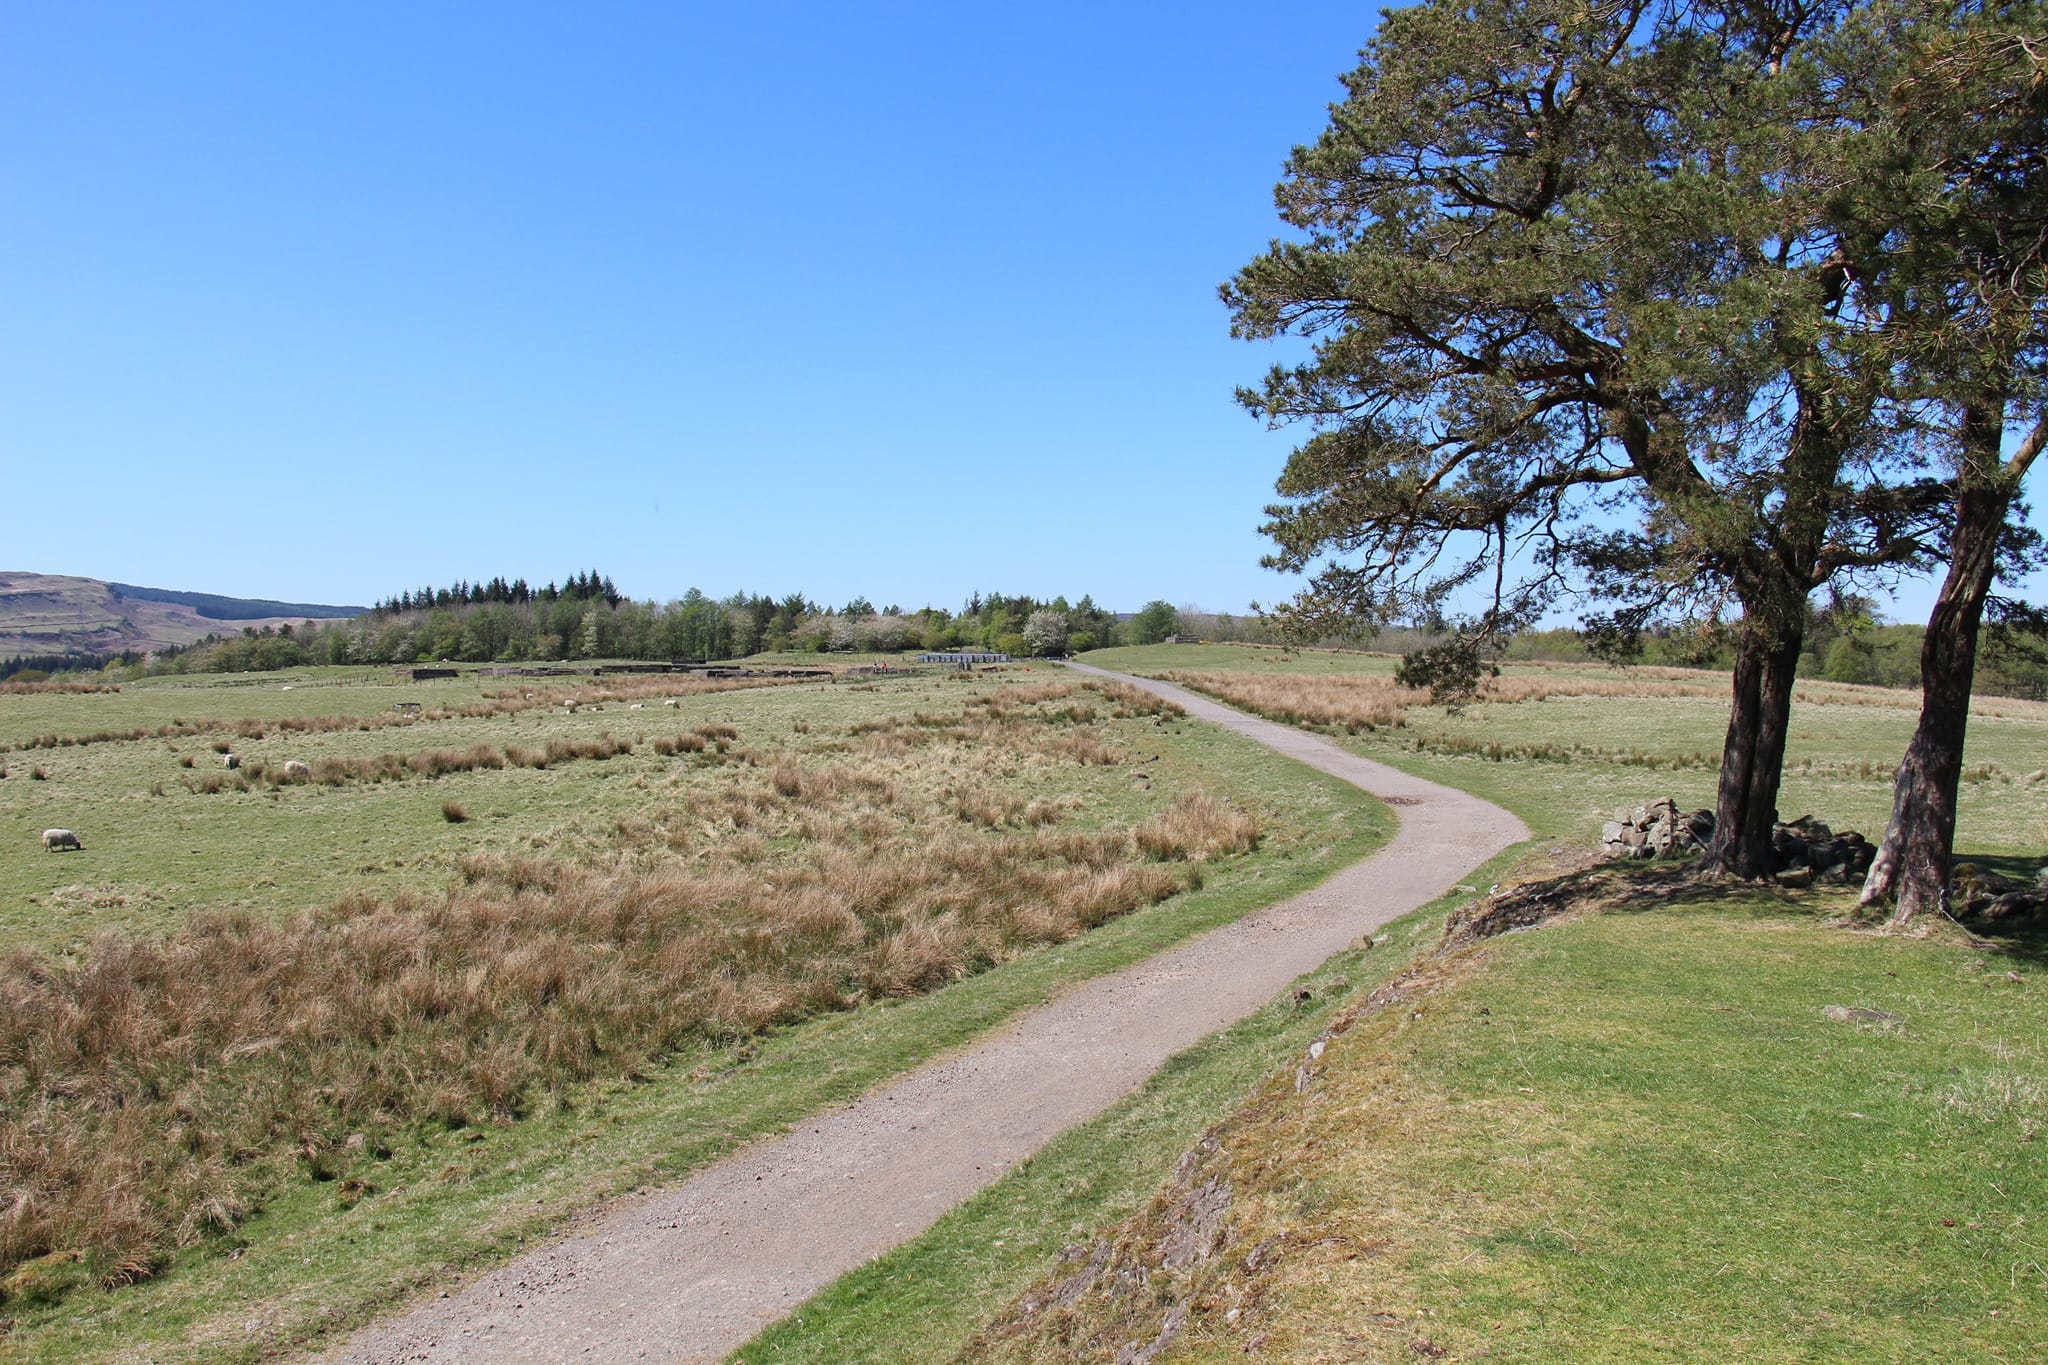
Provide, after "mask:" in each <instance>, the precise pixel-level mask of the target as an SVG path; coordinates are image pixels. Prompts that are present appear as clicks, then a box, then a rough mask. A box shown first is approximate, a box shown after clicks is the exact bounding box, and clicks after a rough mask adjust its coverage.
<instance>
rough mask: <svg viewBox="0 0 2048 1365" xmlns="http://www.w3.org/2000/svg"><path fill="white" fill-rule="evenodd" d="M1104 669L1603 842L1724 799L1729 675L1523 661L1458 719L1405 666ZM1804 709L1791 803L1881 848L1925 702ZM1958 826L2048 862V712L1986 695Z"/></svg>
mask: <svg viewBox="0 0 2048 1365" xmlns="http://www.w3.org/2000/svg"><path fill="white" fill-rule="evenodd" d="M1088 660H1089V662H1093V663H1099V664H1101V665H1102V666H1103V667H1105V668H1119V669H1123V670H1126V671H1134V672H1141V673H1145V674H1148V675H1151V676H1155V677H1161V678H1167V679H1169V680H1171V681H1174V682H1178V683H1180V684H1181V685H1183V686H1186V687H1191V688H1194V689H1195V690H1197V691H1201V692H1204V693H1206V694H1208V695H1210V696H1213V697H1216V698H1217V699H1218V700H1220V701H1225V702H1228V703H1230V704H1232V705H1235V706H1241V707H1244V708H1245V709H1247V710H1252V711H1257V712H1259V713H1261V714H1263V715H1267V716H1270V717H1272V718H1273V719H1276V720H1283V721H1287V722H1289V723H1292V724H1299V725H1305V726H1307V727H1309V728H1311V729H1316V730H1320V731H1324V732H1326V733H1329V734H1330V735H1332V736H1333V737H1334V738H1336V739H1337V740H1338V741H1339V742H1341V743H1344V744H1346V745H1348V746H1350V747H1351V748H1353V749H1356V750H1357V751H1358V752H1359V753H1362V754H1364V755H1366V756H1368V757H1370V758H1374V759H1378V760H1379V761H1381V762H1384V763H1388V764H1392V765H1393V766H1395V767H1398V768H1401V769H1403V770H1405V771H1408V772H1412V773H1415V774H1417V775H1418V776H1422V777H1428V778H1430V779H1432V780H1433V781H1438V782H1443V783H1447V784H1448V785H1450V786H1454V787H1459V788H1461V789H1463V790H1466V791H1470V792H1474V793H1477V794H1478V795H1481V796H1485V797H1487V798H1489V799H1490V800H1494V801H1498V802H1500V803H1501V804H1502V805H1505V806H1507V807H1509V808H1510V809H1512V810H1514V811H1515V812H1516V813H1517V814H1519V815H1521V816H1522V818H1523V819H1524V820H1526V821H1528V822H1529V824H1530V827H1531V828H1532V829H1535V830H1536V831H1537V832H1538V833H1539V834H1546V835H1565V836H1570V837H1573V838H1577V839H1585V840H1591V839H1592V838H1593V837H1594V836H1595V835H1596V834H1597V833H1598V831H1599V828H1600V825H1601V823H1602V822H1603V821H1605V820H1608V819H1611V818H1612V815H1613V812H1614V810H1615V809H1616V808H1617V807H1620V806H1632V805H1635V804H1638V803H1640V802H1643V801H1647V800H1652V799H1655V798H1658V797H1665V796H1668V797H1671V798H1672V799H1674V800H1676V801H1677V802H1678V803H1679V805H1680V806H1681V807H1686V808H1696V807H1702V806H1712V805H1713V804H1714V781H1715V774H1716V771H1717V770H1718V767H1719V763H1720V754H1721V744H1722V739H1723V736H1724V732H1725V729H1726V726H1727V720H1728V680H1727V677H1726V675H1724V674H1720V673H1715V672H1709V671H1705V670H1692V669H1676V668H1661V667H1658V668H1612V667H1608V666H1605V665H1598V664H1509V665H1505V666H1503V668H1502V670H1501V676H1500V677H1499V678H1497V679H1493V680H1491V681H1489V682H1488V683H1487V685H1486V687H1485V689H1484V691H1483V692H1482V693H1481V696H1480V698H1479V700H1477V701H1476V702H1474V703H1473V704H1471V705H1469V706H1466V707H1464V708H1462V709H1459V710H1456V711H1452V710H1448V709H1446V708H1444V707H1440V706H1431V705H1429V704H1428V701H1427V697H1426V695H1425V694H1423V693H1420V692H1417V691H1415V690H1413V689H1409V688H1403V687H1400V686H1399V685H1397V684H1396V683H1395V682H1394V680H1393V669H1394V664H1395V661H1394V660H1393V659H1391V658H1388V657H1384V656H1375V655H1366V654H1351V653H1341V652H1335V651H1299V652H1296V651H1283V650H1277V649H1271V648H1248V647H1241V646H1202V645H1192V646H1185V645H1184V646H1170V645H1169V646H1158V647H1154V648H1149V649H1143V650H1136V649H1133V650H1098V651H1096V652H1095V653H1093V654H1090V655H1089V656H1088ZM1794 698H1795V699H1794V703H1793V708H1792V733H1791V738H1790V742H1789V745H1788V748H1787V757H1786V768H1785V778H1784V785H1783V788H1782V791H1781V794H1780V797H1779V803H1778V804H1779V810H1780V811H1781V812H1782V813H1783V814H1784V816H1786V817H1787V818H1792V817H1796V816H1799V815H1808V814H1810V815H1813V816H1815V817H1817V818H1819V819H1821V820H1824V821H1826V822H1827V823H1828V824H1830V825H1832V826H1833V827H1835V828H1836V829H1855V830H1859V831H1862V832H1864V833H1866V834H1868V835H1870V836H1872V837H1875V836H1876V835H1877V834H1878V833H1879V832H1881V831H1882V829H1883V827H1884V821H1885V819H1886V817H1887V815H1888V813H1889V812H1890V809H1891V778H1892V770H1893V768H1894V767H1895V766H1896V764H1897V763H1898V760H1899V755H1900V754H1901V753H1902V752H1903V751H1904V749H1905V747H1906V741H1907V739H1908V738H1909V737H1910V736H1911V734H1912V730H1913V724H1914V721H1915V720H1916V718H1917V716H1918V708H1919V704H1920V699H1919V694H1918V693H1917V692H1912V691H1905V690H1897V689H1887V688H1875V687H1857V686H1852V685H1848V684H1841V683H1829V682H1821V681H1805V682H1801V683H1799V684H1798V686H1797V689H1796V691H1795V693H1794ZM1964 764H1965V767H1964V779H1963V787H1962V793H1961V802H1960V812H1959V819H1958V837H1957V848H1958V851H1959V852H1962V853H1965V854H1970V853H1974V854H1982V855H1993V856H1996V855H2023V856H2025V855H2031V856H2036V857H2038V856H2040V855H2041V854H2042V853H2043V852H2044V851H2048V778H2043V777H2041V776H2038V774H2040V773H2042V772H2043V770H2044V769H2048V704H2044V703H2041V702H2029V701H2020V700H2014V699H2012V698H2008V697H1984V698H1980V699H1978V701H1977V702H1976V703H1975V704H1974V705H1973V707H1972V709H1971V717H1970V734H1969V746H1968V749H1967V751H1966V753H1965V755H1964Z"/></svg>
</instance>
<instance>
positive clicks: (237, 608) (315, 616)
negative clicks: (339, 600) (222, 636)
mask: <svg viewBox="0 0 2048 1365" xmlns="http://www.w3.org/2000/svg"><path fill="white" fill-rule="evenodd" d="M83 581H85V582H91V581H92V580H91V579H85V580H83ZM106 587H107V589H108V591H110V592H112V593H113V594H114V596H116V597H132V598H135V599H136V600H138V601H142V602H169V603H172V604H173V605H175V606H180V607H190V608H192V610H194V611H196V612H198V613H199V614H200V615H201V616H204V617H207V618H208V619H210V620H214V621H264V620H276V619H278V618H280V617H290V618H291V619H292V620H294V621H309V620H310V621H330V620H334V619H336V618H338V617H346V616H361V615H362V614H363V613H364V612H366V611H368V610H369V608H368V607H335V606H326V605H323V604H321V603H318V602H273V601H271V600H269V599H268V598H263V597H222V596H220V595H218V594H217V593H210V592H173V591H172V590H171V589H169V588H138V587H136V586H135V585H134V584H133V583H109V584H107V585H106Z"/></svg>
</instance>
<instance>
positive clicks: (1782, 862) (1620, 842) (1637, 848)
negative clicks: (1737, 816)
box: [1600, 798, 1877, 886]
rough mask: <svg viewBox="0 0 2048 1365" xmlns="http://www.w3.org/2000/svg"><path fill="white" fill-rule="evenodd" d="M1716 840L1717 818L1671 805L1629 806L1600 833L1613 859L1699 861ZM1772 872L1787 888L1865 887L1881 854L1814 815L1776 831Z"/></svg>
mask: <svg viewBox="0 0 2048 1365" xmlns="http://www.w3.org/2000/svg"><path fill="white" fill-rule="evenodd" d="M1713 839H1714V812H1712V811H1710V810H1696V811H1691V812H1686V811H1681V810H1679V808H1678V803H1677V802H1676V801H1672V800H1670V799H1668V798H1667V799H1665V800H1663V801H1651V802H1649V803H1648V804H1646V805H1641V806H1624V807H1622V808H1621V809H1620V810H1617V811H1616V812H1614V818H1613V819H1612V820H1609V821H1608V822H1607V823H1606V824H1605V825H1604V826H1602V827H1601V830H1600V842H1601V844H1602V846H1603V849H1604V851H1605V852H1606V854H1607V856H1608V857H1609V858H1668V857H1690V858H1696V857H1698V856H1700V855H1701V854H1703V853H1705V852H1706V851H1707V845H1708V844H1710V843H1712V842H1713ZM1771 851H1772V853H1773V855H1774V856H1773V858H1772V864H1773V865H1772V869H1771V870H1772V872H1773V873H1775V874H1776V876H1777V879H1778V880H1779V881H1781V882H1783V883H1784V884H1785V885H1787V886H1808V885H1811V884H1812V883H1814V882H1816V881H1832V882H1842V883H1852V882H1860V881H1862V880H1863V875H1864V874H1865V873H1866V872H1868V871H1870V862H1871V859H1872V858H1874V857H1876V855H1877V850H1876V848H1874V847H1873V846H1872V845H1871V843H1870V841H1869V840H1867V839H1865V838H1864V837H1863V836H1862V835H1860V834H1857V833H1854V832H1844V833H1841V834H1836V833H1835V832H1834V831H1833V830H1831V829H1829V828H1828V827H1827V826H1826V825H1824V824H1822V823H1821V822H1820V821H1818V820H1816V819H1814V818H1813V817H1812V816H1810V815H1803V816H1801V817H1800V818H1799V819H1797V820H1793V821H1790V822H1789V823H1780V824H1777V825H1773V826H1772V827H1771Z"/></svg>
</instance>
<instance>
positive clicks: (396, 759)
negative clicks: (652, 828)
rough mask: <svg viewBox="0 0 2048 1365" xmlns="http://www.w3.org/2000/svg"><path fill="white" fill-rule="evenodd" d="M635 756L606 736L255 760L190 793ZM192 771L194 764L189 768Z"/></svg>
mask: <svg viewBox="0 0 2048 1365" xmlns="http://www.w3.org/2000/svg"><path fill="white" fill-rule="evenodd" d="M632 752H633V742H632V741H631V740H625V739H618V738H615V737H614V736H612V735H610V734H608V733H607V734H602V735H599V736H597V737H596V738H594V739H551V740H549V741H548V742H547V743H546V744H544V745H538V744H536V745H528V744H508V745H506V746H505V747H504V748H502V749H500V748H499V747H497V746H496V745H494V744H472V745H469V746H468V747H467V748H459V749H458V748H435V749H421V750H419V751H418V752H417V753H410V754H397V753H386V754H372V755H369V756H367V757H363V758H345V757H330V758H316V759H314V760H313V761H312V762H311V763H308V764H304V765H301V766H299V767H293V766H291V765H290V764H289V763H287V762H283V761H279V762H268V761H265V760H263V759H260V758H259V759H250V760H249V761H248V762H247V763H245V764H243V765H242V767H241V768H240V769H239V770H237V771H230V772H213V773H206V774H204V775H203V776H200V777H188V778H186V779H185V787H186V790H188V791H192V792H197V793H199V794H201V795H209V796H210V795H213V794H215V793H217V792H224V791H235V792H245V791H249V790H250V789H252V788H254V787H269V788H271V789H273V790H274V789H276V788H278V787H291V786H306V785H314V786H323V787H344V786H347V785H349V784H350V783H362V782H404V781H407V780H410V779H415V778H420V779H426V780H432V779H434V778H437V777H446V776H447V775H448V774H450V773H473V772H482V771H494V770H497V769H501V768H546V767H548V766H550V765H553V764H561V763H568V762H571V761H573V760H576V759H600V760H602V759H608V758H617V757H618V756H619V755H620V754H630V753H632ZM185 766H186V767H190V766H191V765H190V764H186V765H185Z"/></svg>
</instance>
